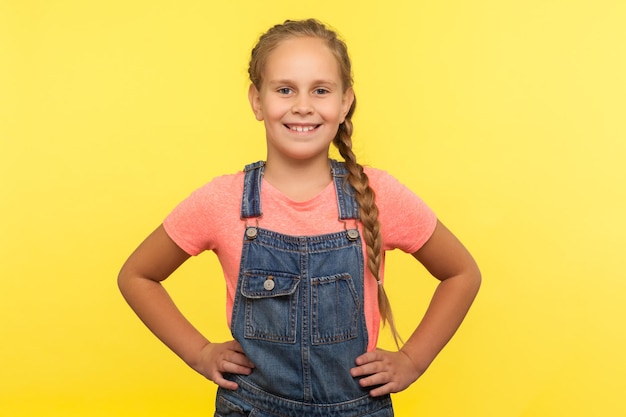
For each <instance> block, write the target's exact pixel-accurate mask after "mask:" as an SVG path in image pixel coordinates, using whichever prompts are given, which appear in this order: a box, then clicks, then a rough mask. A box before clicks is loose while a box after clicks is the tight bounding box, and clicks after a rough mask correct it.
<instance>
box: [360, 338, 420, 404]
mask: <svg viewBox="0 0 626 417" xmlns="http://www.w3.org/2000/svg"><path fill="white" fill-rule="evenodd" d="M356 364H357V366H356V367H354V368H352V369H351V370H350V374H351V375H352V376H353V377H359V376H365V375H367V376H365V377H364V378H362V379H361V380H360V381H359V383H360V384H361V386H362V387H371V386H373V385H378V386H377V387H376V388H374V389H373V390H371V391H370V395H372V396H373V397H378V396H381V395H385V394H390V393H392V392H400V391H402V390H404V389H406V388H407V387H408V386H409V385H411V384H412V383H413V382H415V381H416V380H417V378H419V377H420V376H421V375H422V374H423V373H424V371H420V370H419V369H418V367H417V366H416V365H415V364H414V363H413V361H412V360H411V359H410V358H409V357H408V355H407V354H406V353H404V352H402V351H398V352H389V351H386V350H382V349H376V350H375V351H373V352H367V353H364V354H363V355H361V356H359V357H358V358H356Z"/></svg>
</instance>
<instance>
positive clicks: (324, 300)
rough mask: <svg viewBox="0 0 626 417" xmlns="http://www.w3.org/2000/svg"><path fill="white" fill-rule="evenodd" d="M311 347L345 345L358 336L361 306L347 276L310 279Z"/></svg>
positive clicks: (352, 283) (350, 278) (349, 277)
mask: <svg viewBox="0 0 626 417" xmlns="http://www.w3.org/2000/svg"><path fill="white" fill-rule="evenodd" d="M311 301H312V304H313V305H312V311H311V323H312V330H313V334H312V340H311V343H312V344H313V345H324V344H332V343H339V342H344V341H346V340H351V339H354V338H356V337H357V336H358V318H359V311H360V309H361V305H360V302H359V297H358V296H357V293H356V289H355V287H354V282H353V281H352V277H351V276H350V274H336V275H331V276H326V277H317V278H312V279H311Z"/></svg>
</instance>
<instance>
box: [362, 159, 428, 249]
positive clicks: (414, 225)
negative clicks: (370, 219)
mask: <svg viewBox="0 0 626 417" xmlns="http://www.w3.org/2000/svg"><path fill="white" fill-rule="evenodd" d="M366 173H367V175H368V177H369V180H370V185H371V187H372V188H373V189H374V192H375V193H376V204H377V206H378V210H379V215H378V216H379V217H378V219H379V222H380V224H381V232H382V235H383V249H384V250H392V249H400V250H402V251H404V252H407V253H414V252H416V251H417V250H419V249H420V248H421V247H422V246H423V245H424V244H425V243H426V242H427V241H428V239H430V237H431V235H432V234H433V232H434V230H435V226H436V225H437V216H436V215H435V213H434V212H433V211H432V210H431V209H430V207H428V205H427V204H426V203H425V202H424V201H423V200H422V199H421V198H420V197H419V196H418V195H417V194H415V193H414V192H413V191H411V190H410V189H409V188H408V187H406V186H405V185H404V184H402V183H400V182H399V181H398V180H397V179H396V178H394V177H393V176H392V175H390V174H389V173H387V172H385V171H382V170H377V169H372V168H369V169H366Z"/></svg>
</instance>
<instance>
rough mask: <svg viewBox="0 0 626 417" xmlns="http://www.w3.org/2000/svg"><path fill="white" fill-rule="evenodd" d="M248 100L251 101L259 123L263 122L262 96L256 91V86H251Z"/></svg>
mask: <svg viewBox="0 0 626 417" xmlns="http://www.w3.org/2000/svg"><path fill="white" fill-rule="evenodd" d="M248 100H249V101H250V107H252V112H253V113H254V117H256V119H257V120H258V121H261V120H263V112H262V110H261V95H260V94H259V90H257V89H256V87H255V86H254V84H250V88H248Z"/></svg>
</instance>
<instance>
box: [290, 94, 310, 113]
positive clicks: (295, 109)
mask: <svg viewBox="0 0 626 417" xmlns="http://www.w3.org/2000/svg"><path fill="white" fill-rule="evenodd" d="M291 112H292V113H295V114H311V113H313V106H312V105H311V101H310V98H309V97H307V96H306V94H302V95H300V94H299V95H298V96H297V97H296V98H295V100H294V102H293V106H292V107H291Z"/></svg>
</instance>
